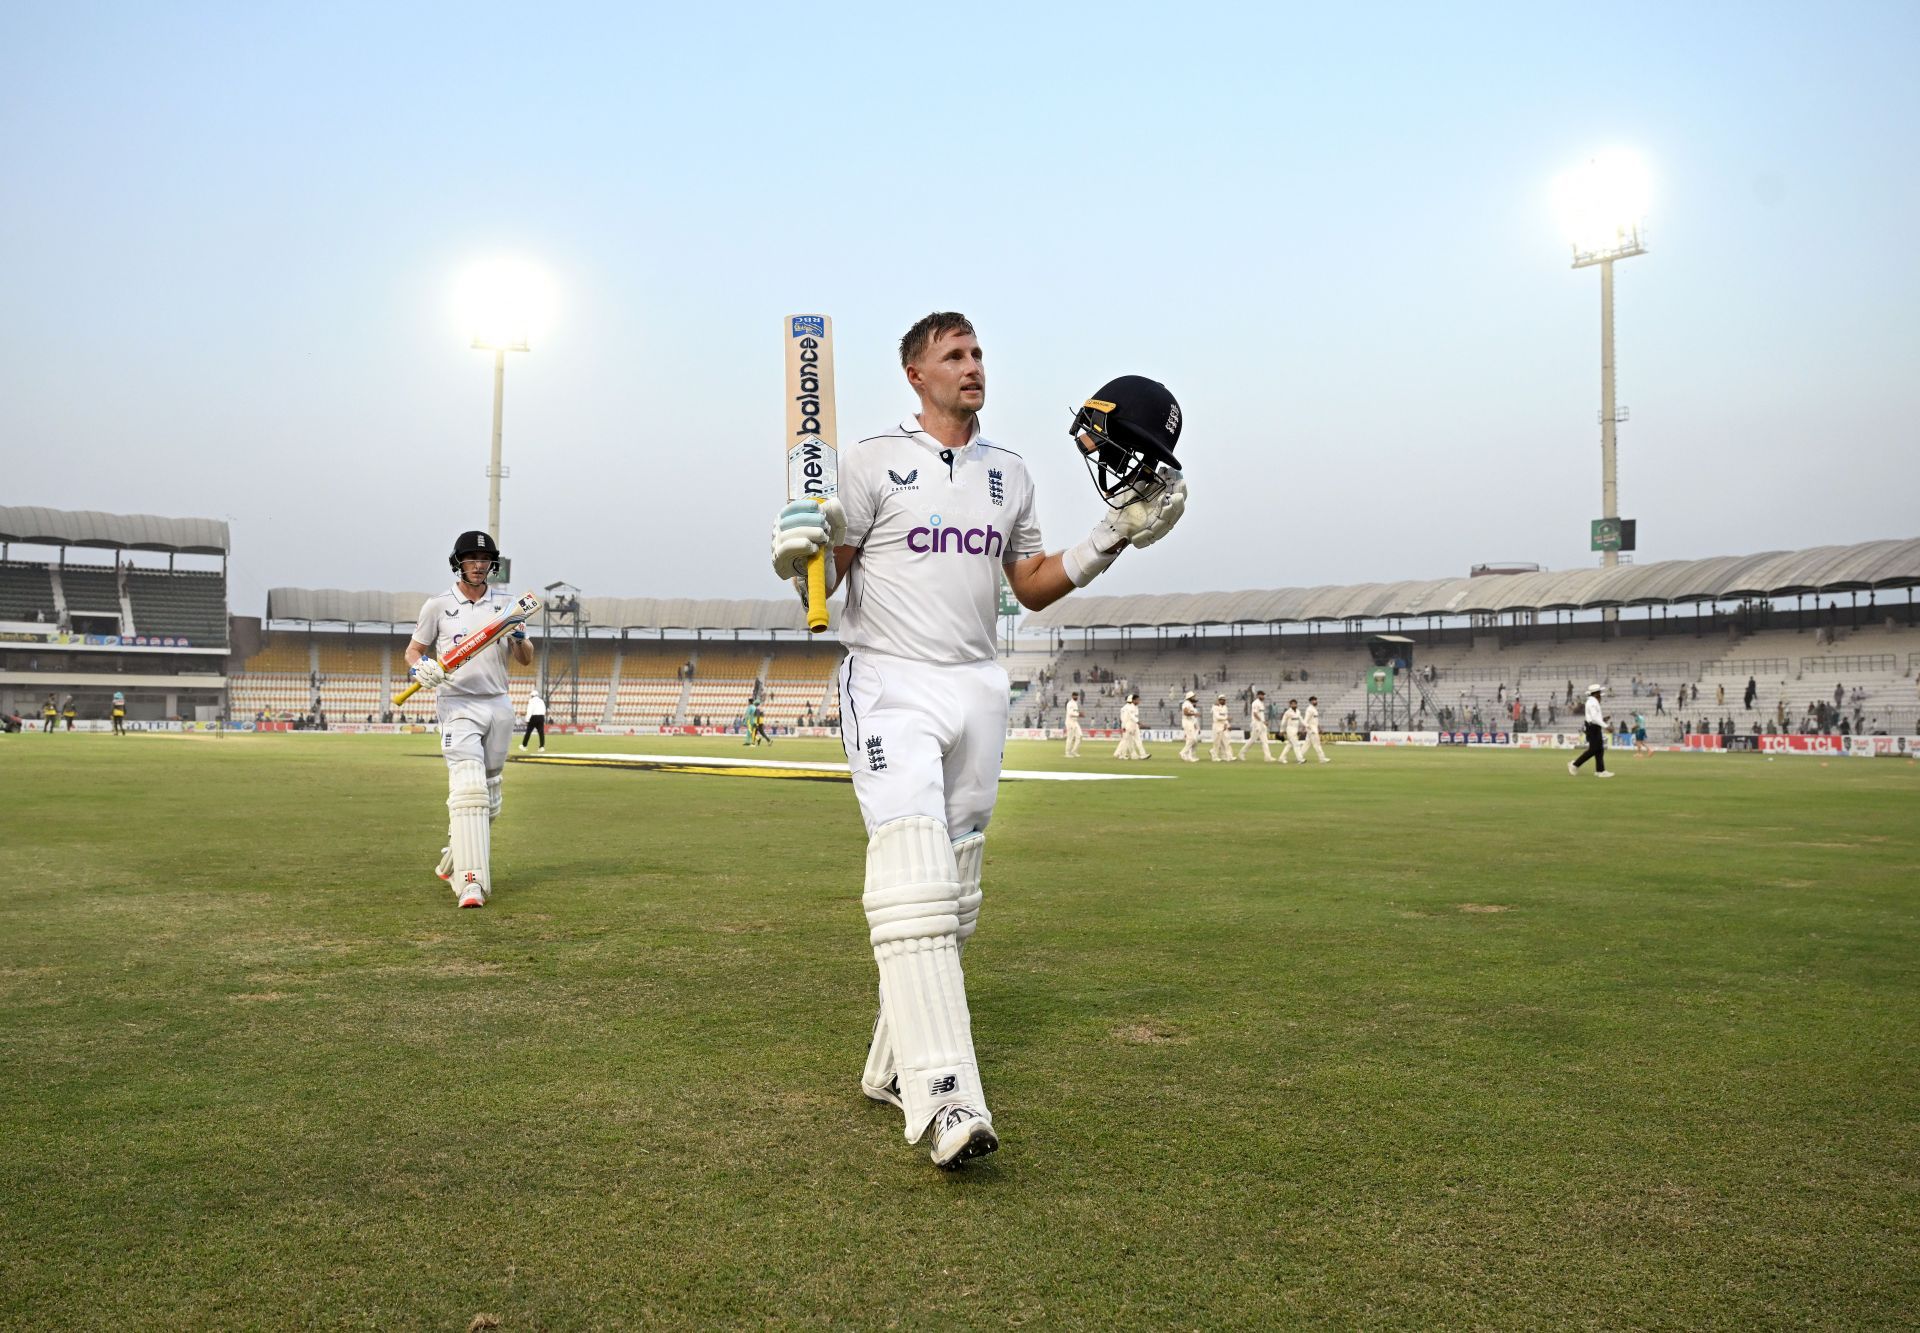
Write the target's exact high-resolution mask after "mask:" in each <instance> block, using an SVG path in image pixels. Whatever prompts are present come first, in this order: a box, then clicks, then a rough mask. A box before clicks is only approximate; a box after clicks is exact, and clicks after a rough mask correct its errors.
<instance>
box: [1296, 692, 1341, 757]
mask: <svg viewBox="0 0 1920 1333" xmlns="http://www.w3.org/2000/svg"><path fill="white" fill-rule="evenodd" d="M1300 722H1301V725H1302V726H1304V727H1305V728H1306V729H1307V739H1306V741H1305V742H1304V743H1303V744H1302V745H1301V746H1300V747H1299V748H1300V762H1301V763H1303V764H1304V763H1306V762H1307V747H1308V746H1312V747H1313V752H1314V753H1315V754H1317V755H1319V756H1320V762H1321V763H1323V764H1331V763H1332V762H1333V760H1331V759H1329V758H1327V752H1326V751H1325V750H1324V749H1322V748H1321V747H1320V696H1319V695H1317V694H1310V695H1308V696H1307V711H1306V713H1305V714H1303V715H1302V716H1301V719H1300Z"/></svg>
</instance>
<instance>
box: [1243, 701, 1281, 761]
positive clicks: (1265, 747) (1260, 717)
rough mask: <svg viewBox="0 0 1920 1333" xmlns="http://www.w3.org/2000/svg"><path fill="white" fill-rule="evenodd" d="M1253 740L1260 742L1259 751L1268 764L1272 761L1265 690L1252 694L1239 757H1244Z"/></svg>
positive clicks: (1251, 746)
mask: <svg viewBox="0 0 1920 1333" xmlns="http://www.w3.org/2000/svg"><path fill="white" fill-rule="evenodd" d="M1255 741H1258V742H1259V743H1260V753H1261V754H1262V755H1265V756H1266V760H1267V762H1268V763H1269V764H1271V763H1272V762H1273V746H1272V745H1270V744H1269V743H1268V741H1267V692H1266V691H1265V690H1259V691H1256V692H1255V693H1254V696H1253V709H1252V721H1251V722H1250V723H1249V724H1248V727H1247V739H1246V740H1245V741H1244V742H1242V743H1241V746H1240V757H1241V758H1242V759H1245V758H1246V757H1247V751H1248V750H1250V749H1252V748H1253V744H1254V742H1255Z"/></svg>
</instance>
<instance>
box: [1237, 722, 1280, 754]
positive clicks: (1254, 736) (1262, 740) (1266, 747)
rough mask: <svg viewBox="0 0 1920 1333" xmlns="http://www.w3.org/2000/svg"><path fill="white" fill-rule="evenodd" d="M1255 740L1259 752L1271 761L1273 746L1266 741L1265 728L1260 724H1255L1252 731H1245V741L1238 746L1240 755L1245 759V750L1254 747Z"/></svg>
mask: <svg viewBox="0 0 1920 1333" xmlns="http://www.w3.org/2000/svg"><path fill="white" fill-rule="evenodd" d="M1255 742H1258V743H1259V745H1260V753H1261V754H1262V755H1264V756H1265V757H1266V758H1267V759H1268V760H1269V761H1271V760H1272V759H1273V746H1272V745H1271V744H1269V742H1268V733H1267V729H1266V728H1265V727H1262V726H1255V727H1254V729H1253V730H1252V731H1250V732H1248V733H1247V739H1246V741H1245V742H1244V743H1243V744H1242V745H1241V746H1240V757H1241V758H1242V759H1245V758H1246V757H1247V751H1248V750H1251V749H1252V748H1253V747H1254V743H1255Z"/></svg>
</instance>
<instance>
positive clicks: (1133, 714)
mask: <svg viewBox="0 0 1920 1333" xmlns="http://www.w3.org/2000/svg"><path fill="white" fill-rule="evenodd" d="M1113 757H1114V758H1115V759H1151V758H1152V757H1153V756H1152V755H1150V754H1149V753H1147V747H1146V745H1145V743H1144V742H1142V741H1141V739H1140V696H1139V695H1137V694H1130V695H1128V696H1127V701H1126V702H1125V703H1123V704H1121V705H1120V743H1119V744H1118V745H1116V746H1114V747H1113Z"/></svg>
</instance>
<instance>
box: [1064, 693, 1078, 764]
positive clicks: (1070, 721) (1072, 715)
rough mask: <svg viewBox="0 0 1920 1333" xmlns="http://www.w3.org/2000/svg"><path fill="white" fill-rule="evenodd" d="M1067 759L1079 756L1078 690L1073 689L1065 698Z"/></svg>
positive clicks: (1065, 756)
mask: <svg viewBox="0 0 1920 1333" xmlns="http://www.w3.org/2000/svg"><path fill="white" fill-rule="evenodd" d="M1063 757H1064V758H1067V759H1078V758H1079V757H1080V691H1078V690H1075V691H1074V692H1073V693H1072V695H1070V696H1069V697H1068V699H1067V752H1066V754H1065V755H1064V756H1063Z"/></svg>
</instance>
